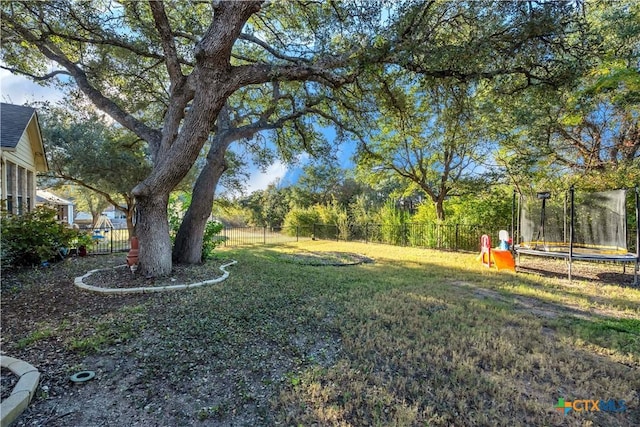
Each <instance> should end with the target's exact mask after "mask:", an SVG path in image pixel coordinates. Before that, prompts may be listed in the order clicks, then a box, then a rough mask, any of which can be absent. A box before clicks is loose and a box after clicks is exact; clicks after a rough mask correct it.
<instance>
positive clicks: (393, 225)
mask: <svg viewBox="0 0 640 427" xmlns="http://www.w3.org/2000/svg"><path fill="white" fill-rule="evenodd" d="M377 217H378V223H379V224H381V229H380V233H381V237H382V239H383V240H382V241H383V242H385V243H388V244H391V245H405V244H406V242H407V228H406V224H407V220H408V214H407V213H406V212H405V211H403V210H400V209H398V208H397V207H396V205H395V203H393V202H392V201H389V202H387V203H386V204H385V205H384V206H383V207H382V209H380V211H378V214H377Z"/></svg>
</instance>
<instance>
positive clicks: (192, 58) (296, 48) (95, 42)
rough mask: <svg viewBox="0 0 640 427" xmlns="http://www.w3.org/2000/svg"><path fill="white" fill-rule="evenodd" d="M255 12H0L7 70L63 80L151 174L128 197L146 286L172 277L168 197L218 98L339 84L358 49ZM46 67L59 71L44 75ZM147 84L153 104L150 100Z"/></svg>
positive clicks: (254, 4) (90, 7)
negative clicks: (251, 52)
mask: <svg viewBox="0 0 640 427" xmlns="http://www.w3.org/2000/svg"><path fill="white" fill-rule="evenodd" d="M262 6H263V2H262V1H242V2H218V1H214V2H211V3H203V2H194V3H191V2H189V3H186V2H185V3H182V2H178V3H174V4H172V5H171V6H170V7H168V8H165V4H164V3H163V2H156V1H151V2H149V3H138V2H130V3H129V2H127V3H116V2H71V1H57V2H25V3H17V2H13V3H3V5H2V31H3V46H2V50H3V51H2V55H3V60H4V61H5V62H6V63H7V64H9V65H10V66H11V68H12V70H13V71H15V72H21V73H22V74H27V75H31V76H32V77H34V78H35V79H38V80H46V79H47V78H50V77H54V76H68V77H69V79H68V81H72V82H73V83H74V84H75V85H77V87H78V88H79V89H80V90H82V91H83V92H84V93H85V94H86V96H87V97H88V98H89V99H90V100H91V101H92V102H93V103H94V104H95V105H96V106H97V107H98V108H100V109H101V110H103V111H104V112H106V113H107V114H109V115H110V116H111V117H112V118H113V119H114V120H116V121H117V122H118V123H120V124H121V125H122V126H123V127H125V128H127V129H129V130H130V131H132V132H133V133H134V134H136V135H137V136H138V137H140V138H141V139H143V140H144V141H146V143H147V144H148V147H149V152H150V156H151V159H152V162H153V168H152V170H151V172H150V173H149V175H148V176H147V177H146V178H145V179H144V180H143V181H142V182H141V183H139V184H138V185H137V186H136V187H135V188H134V189H133V194H134V196H135V197H136V201H137V224H136V233H137V235H138V237H139V239H140V247H141V250H140V268H141V271H142V272H143V273H144V274H146V275H162V274H166V273H169V272H170V270H171V244H170V239H169V229H168V221H167V203H168V197H169V193H170V192H171V190H172V189H173V188H174V187H175V186H176V185H177V184H178V183H179V182H180V181H181V179H182V178H183V177H184V176H185V174H186V173H187V172H188V171H189V169H190V168H191V166H192V165H193V163H194V161H195V160H196V158H197V157H198V154H199V153H200V150H201V148H202V146H203V145H204V143H205V141H207V139H208V137H209V134H210V131H211V128H212V125H213V123H214V122H215V120H216V118H217V117H218V115H219V113H220V111H221V110H222V108H223V106H224V105H225V102H226V101H227V98H228V97H229V96H230V95H231V94H233V93H234V92H235V91H237V90H238V89H239V88H242V87H246V86H249V85H257V84H263V83H267V82H273V81H279V80H283V81H295V80H309V81H317V82H318V83H320V84H327V85H340V84H342V83H344V79H345V75H348V74H349V73H350V72H351V70H350V69H349V68H348V67H347V65H348V64H349V63H350V62H351V58H352V57H353V56H354V55H357V54H358V51H360V50H362V49H364V47H365V46H366V43H365V44H364V45H362V44H360V43H358V44H352V43H350V42H347V41H340V43H339V46H338V43H334V44H331V43H322V41H321V40H320V41H318V40H313V39H312V37H313V34H314V33H313V32H311V33H310V32H309V31H308V29H307V28H295V22H293V21H290V22H284V21H282V20H283V19H284V18H286V17H287V16H289V17H291V16H292V10H294V9H297V10H298V11H299V12H302V13H307V14H308V15H309V16H308V18H309V20H310V21H315V22H316V24H317V25H320V24H322V22H323V21H322V20H323V19H325V20H326V19H327V17H323V16H321V12H322V11H323V10H324V9H323V8H319V7H309V9H308V10H305V8H304V7H303V6H302V5H299V4H293V3H292V4H288V3H283V4H278V5H272V6H270V7H267V8H265V9H264V10H261V8H262ZM328 10H329V11H331V9H328ZM362 11H365V8H364V7H363V8H362ZM365 12H366V11H365ZM312 15H313V16H312ZM252 16H253V19H252V21H251V22H250V23H248V22H247V21H248V20H249V18H251V17H252ZM279 21H280V22H279ZM352 21H353V20H352ZM324 22H326V21H324ZM352 24H353V22H352ZM264 34H271V35H272V36H271V37H272V39H269V38H267V37H265V39H266V40H265V39H263V38H262V37H261V36H262V35H264ZM279 38H280V39H279ZM271 42H277V43H278V44H279V45H280V50H278V49H274V48H273V47H272V46H271V44H270V43H271ZM247 45H250V46H252V47H255V46H258V47H260V48H261V49H262V52H263V54H262V57H261V58H258V60H254V59H253V58H245V57H244V56H243V49H244V48H245V47H246V46H247ZM333 47H335V48H339V50H335V49H333ZM47 62H50V63H54V64H57V65H58V66H59V67H60V68H59V69H56V70H54V71H52V72H47V67H46V64H47ZM334 70H337V71H339V72H334ZM158 80H159V81H160V82H161V85H164V90H165V94H162V96H160V95H159V94H158V93H157V92H156V91H155V90H154V89H155V88H156V87H157V82H158ZM63 81H64V80H63ZM151 111H155V112H156V115H155V116H154V115H152V114H150V112H151ZM143 118H147V119H146V120H145V119H143Z"/></svg>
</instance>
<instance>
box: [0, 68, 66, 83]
mask: <svg viewBox="0 0 640 427" xmlns="http://www.w3.org/2000/svg"><path fill="white" fill-rule="evenodd" d="M0 68H2V69H4V70H7V71H10V72H12V73H13V74H22V75H23V76H27V77H29V78H30V79H31V80H34V81H37V82H41V81H45V80H49V79H51V78H53V77H55V76H59V75H66V76H70V75H71V73H69V72H68V71H66V70H55V71H52V72H50V73H48V74H45V75H44V76H36V75H35V74H31V73H27V72H26V71H22V70H20V69H18V68H12V67H5V66H4V65H0Z"/></svg>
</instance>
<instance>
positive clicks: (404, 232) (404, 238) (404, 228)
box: [401, 222, 407, 246]
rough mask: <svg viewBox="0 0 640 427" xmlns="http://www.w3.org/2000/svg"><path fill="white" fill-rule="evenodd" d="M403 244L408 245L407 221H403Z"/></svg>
mask: <svg viewBox="0 0 640 427" xmlns="http://www.w3.org/2000/svg"><path fill="white" fill-rule="evenodd" d="M401 231H402V246H407V223H406V222H403V223H402V230H401Z"/></svg>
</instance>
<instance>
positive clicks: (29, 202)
mask: <svg viewBox="0 0 640 427" xmlns="http://www.w3.org/2000/svg"><path fill="white" fill-rule="evenodd" d="M32 208H33V172H31V171H27V212H31V209H32Z"/></svg>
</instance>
